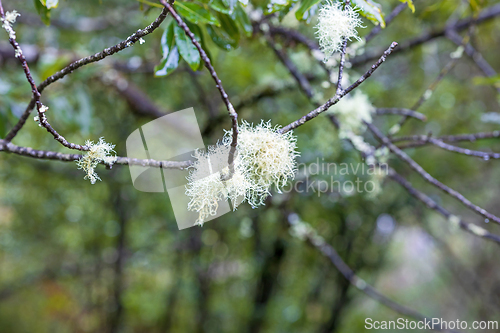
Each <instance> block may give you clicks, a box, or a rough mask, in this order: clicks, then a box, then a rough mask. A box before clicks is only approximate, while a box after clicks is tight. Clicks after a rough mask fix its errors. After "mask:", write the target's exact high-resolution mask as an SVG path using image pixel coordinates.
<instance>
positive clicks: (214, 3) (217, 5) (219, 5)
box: [208, 0, 231, 14]
mask: <svg viewBox="0 0 500 333" xmlns="http://www.w3.org/2000/svg"><path fill="white" fill-rule="evenodd" d="M208 5H209V6H210V7H211V8H212V9H214V10H215V11H218V12H219V13H223V14H229V13H230V12H231V10H230V9H229V6H228V5H227V4H226V3H225V2H224V1H222V0H210V2H209V3H208Z"/></svg>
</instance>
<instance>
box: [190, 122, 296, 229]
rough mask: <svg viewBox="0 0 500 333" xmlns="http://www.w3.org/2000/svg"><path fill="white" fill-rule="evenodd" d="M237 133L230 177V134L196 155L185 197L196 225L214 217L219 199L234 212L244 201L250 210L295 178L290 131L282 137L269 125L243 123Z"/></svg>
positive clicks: (294, 153) (292, 140) (293, 141)
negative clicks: (196, 215) (193, 213)
mask: <svg viewBox="0 0 500 333" xmlns="http://www.w3.org/2000/svg"><path fill="white" fill-rule="evenodd" d="M238 132H239V134H238V145H237V149H236V153H235V158H234V162H233V165H234V171H233V173H232V174H231V172H230V168H229V167H228V165H227V161H228V156H229V153H230V144H231V141H232V131H227V132H226V134H225V135H224V137H223V139H222V140H221V142H219V143H218V144H217V145H216V146H214V147H210V148H209V149H208V151H207V152H200V151H197V152H195V155H194V157H195V159H196V161H195V163H194V164H193V167H192V169H191V172H190V174H189V176H188V178H187V179H188V184H187V185H186V195H187V196H188V197H190V202H189V204H188V209H189V210H191V211H196V212H198V213H199V217H198V219H197V221H196V224H200V225H202V224H203V222H204V221H205V220H206V219H207V218H208V217H209V216H213V215H215V214H216V212H217V208H218V206H219V202H220V201H222V200H229V199H230V200H231V203H232V205H233V209H236V208H237V207H238V205H239V204H241V203H243V202H245V201H246V202H248V203H249V204H250V205H251V206H252V207H253V208H255V207H257V206H259V205H263V204H264V201H265V199H266V198H267V197H268V196H269V195H270V194H271V192H270V191H271V188H272V187H273V186H274V188H275V190H276V191H278V192H280V190H281V188H282V187H283V186H285V185H286V184H287V182H288V181H289V180H291V179H293V178H294V175H295V170H296V162H295V158H296V157H297V155H298V154H297V152H296V151H295V149H296V139H295V137H294V136H293V134H292V133H291V132H288V133H285V134H281V133H280V132H279V127H274V128H273V127H272V126H271V124H270V122H267V123H266V122H261V123H260V124H259V125H257V126H253V125H251V124H249V123H247V122H243V123H242V124H241V125H239V126H238ZM228 175H229V177H227V176H228Z"/></svg>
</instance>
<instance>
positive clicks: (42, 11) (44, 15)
mask: <svg viewBox="0 0 500 333" xmlns="http://www.w3.org/2000/svg"><path fill="white" fill-rule="evenodd" d="M33 1H34V2H35V8H36V11H37V12H38V15H40V19H41V20H42V22H43V23H44V24H45V25H50V9H47V7H45V1H43V2H42V0H33Z"/></svg>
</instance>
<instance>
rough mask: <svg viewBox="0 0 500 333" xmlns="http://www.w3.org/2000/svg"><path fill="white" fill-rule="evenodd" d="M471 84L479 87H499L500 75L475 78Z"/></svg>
mask: <svg viewBox="0 0 500 333" xmlns="http://www.w3.org/2000/svg"><path fill="white" fill-rule="evenodd" d="M472 82H474V84H476V85H480V86H490V85H493V86H495V87H500V75H495V76H490V77H481V76H478V77H475V78H473V79H472Z"/></svg>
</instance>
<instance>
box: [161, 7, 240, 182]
mask: <svg viewBox="0 0 500 333" xmlns="http://www.w3.org/2000/svg"><path fill="white" fill-rule="evenodd" d="M160 2H161V4H162V5H163V6H165V8H166V9H167V10H168V11H169V12H170V14H171V15H172V17H173V18H174V20H175V21H176V22H177V25H178V26H179V27H180V28H181V29H182V30H184V32H185V33H186V35H187V36H188V37H189V39H190V40H191V42H192V43H193V45H194V46H195V47H196V49H197V50H198V52H199V53H200V57H201V60H202V61H203V63H204V64H205V67H206V68H207V69H208V71H209V72H210V75H211V76H212V78H213V79H214V81H215V87H217V89H218V90H219V92H220V95H221V97H222V100H223V101H224V104H226V108H227V111H228V113H229V117H231V120H232V125H233V126H232V127H233V138H232V142H231V149H230V151H229V158H228V164H229V170H230V172H229V174H228V175H227V176H225V177H224V178H225V180H227V179H229V178H230V177H232V175H233V173H234V163H233V162H234V156H235V153H236V146H237V144H238V113H236V111H235V110H234V107H233V104H231V101H229V96H228V95H227V93H226V91H225V90H224V87H223V86H222V82H221V80H220V79H219V76H218V75H217V72H216V71H215V68H214V67H213V66H212V63H211V62H210V58H209V57H208V55H207V53H206V52H205V50H203V48H202V47H201V45H200V43H199V42H198V40H197V39H196V36H195V35H194V34H193V33H192V32H191V30H190V29H189V27H188V26H187V25H186V23H184V21H183V20H182V18H181V17H180V16H179V14H177V12H176V11H175V9H174V7H173V6H172V5H171V4H170V3H169V2H167V1H165V0H160Z"/></svg>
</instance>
